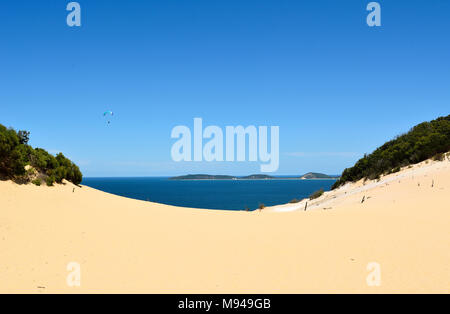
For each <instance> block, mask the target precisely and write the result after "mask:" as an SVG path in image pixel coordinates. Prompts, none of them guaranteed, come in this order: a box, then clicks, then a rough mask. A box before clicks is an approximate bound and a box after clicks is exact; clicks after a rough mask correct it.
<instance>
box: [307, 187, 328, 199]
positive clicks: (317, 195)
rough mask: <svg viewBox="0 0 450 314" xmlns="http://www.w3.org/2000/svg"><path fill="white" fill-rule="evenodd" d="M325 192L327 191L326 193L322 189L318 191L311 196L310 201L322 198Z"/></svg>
mask: <svg viewBox="0 0 450 314" xmlns="http://www.w3.org/2000/svg"><path fill="white" fill-rule="evenodd" d="M324 192H325V191H324V190H323V189H320V190H318V191H315V192H314V193H312V194H311V195H310V196H309V199H310V200H314V199H316V198H319V197H321V196H322V195H323V193H324Z"/></svg>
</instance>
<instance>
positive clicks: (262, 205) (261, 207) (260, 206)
mask: <svg viewBox="0 0 450 314" xmlns="http://www.w3.org/2000/svg"><path fill="white" fill-rule="evenodd" d="M264 208H266V205H264V204H259V206H258V209H259V210H261V209H264Z"/></svg>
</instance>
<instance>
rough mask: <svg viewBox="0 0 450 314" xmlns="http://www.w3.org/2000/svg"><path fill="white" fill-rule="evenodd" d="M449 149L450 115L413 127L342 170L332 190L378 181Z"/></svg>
mask: <svg viewBox="0 0 450 314" xmlns="http://www.w3.org/2000/svg"><path fill="white" fill-rule="evenodd" d="M449 150H450V115H448V116H446V117H440V118H438V119H436V120H433V121H430V122H424V123H421V124H419V125H416V126H415V127H413V128H412V129H411V130H410V131H409V132H408V133H406V134H403V135H400V136H398V137H396V138H395V139H393V140H391V141H389V142H386V143H385V144H383V145H382V146H380V147H379V148H377V149H376V150H375V151H374V152H373V153H371V154H369V155H364V157H363V158H361V159H360V160H358V161H357V162H356V164H355V165H354V166H353V167H351V168H347V169H345V170H344V171H343V173H342V175H341V177H340V179H339V180H338V181H336V182H335V184H334V185H333V187H332V188H333V189H335V188H338V187H339V186H341V185H343V184H345V183H347V182H356V181H358V180H360V179H363V178H369V179H372V180H373V179H379V177H380V175H382V174H383V173H388V172H389V171H391V170H392V169H395V168H397V167H406V166H408V165H410V164H416V163H419V162H422V161H424V160H426V159H429V158H432V157H433V156H435V155H437V154H441V153H446V152H448V151H449Z"/></svg>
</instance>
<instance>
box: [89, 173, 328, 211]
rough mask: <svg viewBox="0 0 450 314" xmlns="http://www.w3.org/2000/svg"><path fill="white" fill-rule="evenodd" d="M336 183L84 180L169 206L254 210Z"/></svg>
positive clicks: (297, 197)
mask: <svg viewBox="0 0 450 314" xmlns="http://www.w3.org/2000/svg"><path fill="white" fill-rule="evenodd" d="M334 182H335V180H287V179H272V180H169V178H155V177H148V178H84V179H83V182H82V184H84V185H86V186H89V187H92V188H95V189H98V190H101V191H104V192H108V193H112V194H116V195H119V196H124V197H128V198H134V199H138V200H143V201H151V202H156V203H162V204H167V205H175V206H183V207H193V208H204V209H226V210H245V209H246V208H248V209H249V210H254V209H256V208H258V206H259V205H260V204H264V205H265V206H273V205H280V204H285V203H288V202H289V201H291V200H292V199H294V198H296V199H303V198H306V197H308V196H309V195H310V194H311V193H313V192H314V191H317V190H319V189H321V188H323V189H324V190H325V191H328V190H330V188H331V186H332V185H333V183H334Z"/></svg>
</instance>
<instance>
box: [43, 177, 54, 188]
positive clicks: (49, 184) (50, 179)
mask: <svg viewBox="0 0 450 314" xmlns="http://www.w3.org/2000/svg"><path fill="white" fill-rule="evenodd" d="M45 183H47V186H53V184H54V183H55V177H54V176H48V177H47V178H46V179H45Z"/></svg>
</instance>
